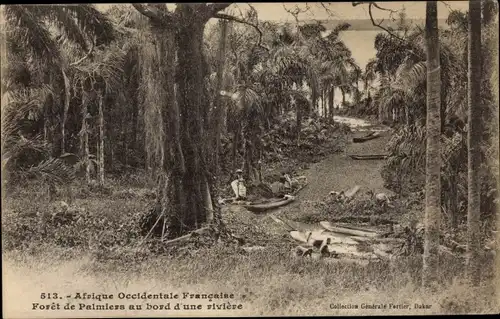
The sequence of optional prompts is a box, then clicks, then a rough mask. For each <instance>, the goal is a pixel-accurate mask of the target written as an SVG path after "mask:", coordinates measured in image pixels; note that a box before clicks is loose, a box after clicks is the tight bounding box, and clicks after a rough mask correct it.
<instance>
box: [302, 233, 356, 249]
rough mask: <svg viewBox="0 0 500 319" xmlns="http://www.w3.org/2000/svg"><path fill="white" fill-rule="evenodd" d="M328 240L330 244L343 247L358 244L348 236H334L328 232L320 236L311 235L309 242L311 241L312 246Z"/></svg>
mask: <svg viewBox="0 0 500 319" xmlns="http://www.w3.org/2000/svg"><path fill="white" fill-rule="evenodd" d="M327 240H329V241H330V243H331V244H344V245H357V244H358V242H357V241H356V240H354V239H352V238H351V237H350V236H343V235H342V234H335V233H330V232H322V233H320V234H315V233H314V232H313V233H312V235H311V239H310V240H309V241H310V242H311V241H313V244H312V245H313V246H315V245H318V242H319V245H321V244H322V243H323V242H325V241H327Z"/></svg>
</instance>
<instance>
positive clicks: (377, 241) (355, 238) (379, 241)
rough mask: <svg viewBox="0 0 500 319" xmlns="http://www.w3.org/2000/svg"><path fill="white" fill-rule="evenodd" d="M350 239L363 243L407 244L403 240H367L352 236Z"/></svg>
mask: <svg viewBox="0 0 500 319" xmlns="http://www.w3.org/2000/svg"><path fill="white" fill-rule="evenodd" d="M350 238H352V239H354V240H355V241H358V242H361V243H389V244H390V243H404V242H406V240H405V239H403V238H367V237H360V236H351V237H350Z"/></svg>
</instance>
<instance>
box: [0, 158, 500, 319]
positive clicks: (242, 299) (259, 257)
mask: <svg viewBox="0 0 500 319" xmlns="http://www.w3.org/2000/svg"><path fill="white" fill-rule="evenodd" d="M341 157H342V155H340V154H339V155H338V156H337V157H330V158H329V160H327V161H323V162H322V163H320V164H318V165H314V166H313V167H312V168H311V170H310V173H311V174H315V176H321V178H323V179H321V180H318V181H315V179H314V178H313V177H312V176H311V178H309V180H310V182H311V181H312V182H313V183H314V184H316V186H315V187H316V188H309V189H308V190H307V191H305V192H304V193H301V195H300V196H299V197H302V198H300V200H299V201H298V202H297V203H294V204H292V205H290V206H287V208H284V209H283V210H282V211H281V213H276V215H278V216H279V215H280V214H281V215H282V216H284V217H287V218H289V219H292V220H295V221H301V222H309V223H312V222H318V221H320V220H327V219H329V218H331V217H353V216H358V215H359V214H361V213H362V212H365V211H367V209H369V210H371V211H373V212H372V213H373V214H372V215H373V216H376V217H380V218H382V219H385V218H387V219H395V216H396V215H397V214H398V213H399V214H400V215H402V216H400V217H401V218H396V219H397V220H398V222H401V223H403V222H404V220H405V218H407V219H408V218H410V217H411V214H410V212H409V211H408V210H407V209H406V208H405V207H404V205H402V206H401V207H400V206H398V205H396V203H395V205H396V206H397V207H396V208H395V209H393V211H390V210H387V209H381V208H380V207H374V206H373V203H372V202H370V201H369V200H368V199H367V198H366V194H360V195H359V197H360V199H359V201H356V202H353V203H350V204H346V205H344V204H341V203H340V204H339V203H334V202H329V201H326V202H325V201H323V202H320V203H318V202H316V203H314V202H315V201H316V200H318V198H319V197H321V196H319V195H321V193H322V192H325V191H326V192H328V191H329V190H332V189H333V190H337V189H346V188H349V187H352V186H353V185H354V184H357V183H358V181H356V180H347V181H346V180H345V179H344V178H337V179H334V180H329V179H328V178H327V177H326V174H325V172H329V173H330V174H331V173H332V172H334V170H335V169H340V170H341V172H344V171H345V175H346V176H348V175H349V174H348V173H347V170H344V168H347V167H350V169H353V167H352V163H351V164H349V163H347V161H346V159H342V158H341ZM339 160H343V161H344V162H345V163H343V164H345V165H340V164H342V163H340V164H339ZM339 167H340V168H339ZM354 168H355V167H354ZM360 169H362V168H360ZM371 171H373V170H372V169H370V172H371ZM367 174H368V172H367ZM367 174H365V175H364V176H365V177H366V176H367ZM323 175H325V176H323ZM333 175H335V174H333ZM358 175H359V174H358ZM361 175H363V174H361ZM317 178H319V177H317ZM371 183H372V184H370V187H371V188H372V189H374V190H378V188H382V186H381V185H379V184H380V183H378V182H377V181H376V180H375V179H373V181H371ZM73 188H74V194H75V200H74V202H72V203H71V204H70V205H69V207H68V208H67V209H65V208H63V205H61V204H60V203H58V202H55V203H51V204H49V203H47V202H46V199H45V194H44V193H43V189H44V187H43V185H42V184H38V183H37V182H32V183H30V184H27V185H22V187H18V188H17V189H15V190H12V191H11V192H10V193H9V194H8V197H7V199H6V200H4V202H3V204H4V205H3V207H2V245H3V248H4V249H3V250H2V259H3V264H4V273H3V279H4V296H5V297H4V298H5V303H4V309H5V314H6V317H14V316H16V317H30V318H33V317H57V316H58V317H68V316H70V313H69V312H67V311H64V310H61V311H50V312H47V311H33V310H31V308H32V303H33V302H40V303H41V301H42V300H40V293H42V292H45V293H49V292H50V293H53V292H57V293H59V294H61V295H62V296H63V300H62V301H61V305H64V304H66V302H71V299H68V298H66V295H67V294H74V293H76V292H87V293H96V294H98V293H100V294H104V293H105V294H114V296H115V298H114V299H113V301H112V302H111V303H112V304H123V305H127V307H128V305H129V304H141V305H143V307H147V303H149V304H156V305H160V304H161V305H166V304H168V303H169V302H170V306H171V307H173V306H174V305H175V304H177V303H183V305H198V304H201V305H203V307H204V310H181V311H175V310H169V311H161V310H147V309H146V310H145V308H144V309H142V310H141V311H139V310H130V309H127V311H126V312H120V313H117V312H114V311H94V310H86V311H85V312H83V314H84V315H85V316H99V317H101V316H117V315H127V316H136V315H138V316H142V317H144V316H168V315H174V316H181V315H204V316H241V315H269V316H279V315H287V316H294V315H386V314H391V315H392V314H394V315H395V314H401V315H408V314H410V315H415V314H461V313H468V314H470V313H495V312H498V311H499V310H500V308H498V303H497V301H498V295H497V293H496V287H495V284H494V283H493V282H494V281H493V280H491V276H490V277H487V278H483V279H484V280H483V283H482V285H481V286H479V287H471V286H470V285H468V284H467V282H466V281H464V280H461V279H460V278H463V277H464V276H463V273H464V262H463V260H462V259H460V258H452V257H446V256H443V257H442V260H441V266H442V267H441V269H440V280H439V284H438V285H437V286H436V287H433V289H431V290H423V289H422V288H421V287H420V286H419V281H420V277H421V271H422V257H421V256H420V255H417V256H410V257H406V258H401V259H397V260H394V261H393V262H385V261H384V262H382V261H381V262H370V263H368V264H367V265H360V264H357V263H348V262H329V261H328V260H313V259H310V258H296V257H293V256H292V255H291V252H290V249H291V248H292V247H293V246H294V245H296V244H295V243H292V242H291V240H289V236H288V234H287V231H286V230H283V229H281V230H280V229H279V227H278V226H277V224H276V223H274V222H273V221H272V220H271V219H270V218H269V216H267V215H266V214H263V215H255V214H253V213H250V212H248V211H245V210H234V209H233V210H228V209H225V210H223V212H222V216H223V218H224V220H225V222H226V224H227V226H228V227H229V228H230V229H231V230H232V231H233V233H235V234H236V235H238V236H240V237H242V238H244V240H245V241H246V244H245V245H262V246H265V247H266V248H265V249H264V250H262V251H255V252H251V253H246V252H245V251H243V250H242V249H241V247H239V246H238V245H237V244H236V243H224V244H222V243H221V244H216V245H214V246H211V247H201V248H197V249H193V247H191V246H189V247H188V249H187V250H185V251H184V253H180V252H179V251H177V253H176V252H175V251H166V250H161V249H159V248H161V245H159V244H158V243H157V242H154V241H150V242H146V243H145V244H144V245H140V244H139V243H140V242H141V238H142V235H141V229H140V226H139V224H140V220H141V216H142V215H144V214H145V213H147V211H148V209H149V207H151V205H152V204H153V202H154V197H155V195H154V192H153V191H152V190H151V189H150V188H148V183H147V182H146V181H144V180H141V178H140V177H137V176H132V177H131V181H129V180H128V179H124V178H121V179H114V178H110V179H108V186H107V187H106V189H100V188H98V187H95V186H91V187H86V186H85V187H84V186H81V185H78V184H74V185H73ZM382 190H383V189H382ZM60 199H61V200H66V198H64V197H61V198H60ZM311 201H312V202H311ZM403 211H404V212H405V213H403ZM332 212H333V213H332ZM332 214H333V215H334V216H333V215H332ZM405 216H406V217H405ZM416 218H421V216H417V217H416ZM70 219H71V220H73V221H72V222H69V221H68V220H70ZM68 243H69V244H68ZM484 265H485V273H490V274H493V273H494V272H493V269H487V266H488V267H490V268H491V267H492V266H493V265H492V263H491V261H488V262H485V264H484ZM119 292H125V293H142V292H147V293H153V294H155V293H156V294H158V293H168V292H173V293H179V294H180V299H169V300H146V301H144V300H129V301H125V300H121V299H117V296H118V293H119ZM183 292H189V293H205V294H209V293H220V292H222V293H232V294H234V298H232V299H213V300H212V301H208V300H206V299H189V298H188V299H182V293H183ZM44 301H48V300H44ZM72 302H76V301H75V300H73V301H72ZM105 302H106V301H105V300H103V301H96V300H85V301H83V303H86V304H91V303H96V304H105ZM228 302H229V303H228ZM213 303H215V304H217V305H222V304H225V305H240V304H241V305H242V309H237V310H227V311H222V310H218V311H211V310H208V309H206V306H207V305H208V304H213ZM391 303H392V304H395V305H398V304H408V305H410V307H411V308H412V309H387V310H377V309H364V308H365V307H364V306H363V305H364V304H368V305H372V304H377V305H379V304H387V306H389V304H391ZM416 303H417V304H428V305H431V308H430V309H414V304H416ZM338 304H342V305H357V306H358V309H332V306H335V305H338ZM76 306H78V302H77V303H76ZM334 308H335V307H334ZM194 311H196V312H194ZM78 314H82V313H78Z"/></svg>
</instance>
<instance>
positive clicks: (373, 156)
mask: <svg viewBox="0 0 500 319" xmlns="http://www.w3.org/2000/svg"><path fill="white" fill-rule="evenodd" d="M387 156H388V155H387V154H368V155H349V157H350V158H352V159H355V160H382V159H386V158H387Z"/></svg>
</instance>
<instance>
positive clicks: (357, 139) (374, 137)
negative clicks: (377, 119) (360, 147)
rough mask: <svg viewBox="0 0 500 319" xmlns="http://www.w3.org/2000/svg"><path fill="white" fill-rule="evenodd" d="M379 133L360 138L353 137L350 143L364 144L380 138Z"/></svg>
mask: <svg viewBox="0 0 500 319" xmlns="http://www.w3.org/2000/svg"><path fill="white" fill-rule="evenodd" d="M380 136H381V135H380V133H379V132H371V133H369V134H367V135H365V136H362V137H354V138H353V139H352V142H353V143H363V142H366V141H369V140H373V139H376V138H378V137H380Z"/></svg>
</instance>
